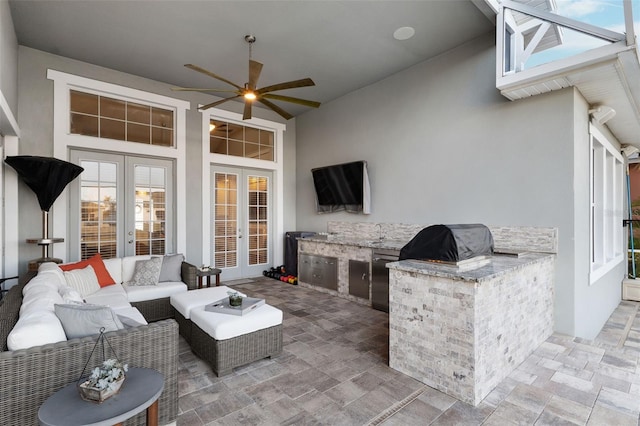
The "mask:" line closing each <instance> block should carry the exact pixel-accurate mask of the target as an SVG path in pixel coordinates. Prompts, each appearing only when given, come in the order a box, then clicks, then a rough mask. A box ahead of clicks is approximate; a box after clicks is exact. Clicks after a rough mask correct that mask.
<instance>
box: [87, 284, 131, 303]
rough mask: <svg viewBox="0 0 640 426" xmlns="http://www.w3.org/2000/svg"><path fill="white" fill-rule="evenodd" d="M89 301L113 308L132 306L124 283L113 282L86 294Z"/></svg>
mask: <svg viewBox="0 0 640 426" xmlns="http://www.w3.org/2000/svg"><path fill="white" fill-rule="evenodd" d="M84 300H86V302H87V303H91V304H94V305H103V306H109V307H110V308H112V309H120V308H130V307H131V303H129V298H128V297H127V292H126V291H125V289H124V286H123V285H122V284H113V285H108V286H106V287H102V288H101V289H100V290H98V291H96V292H95V293H93V294H90V295H88V296H85V298H84Z"/></svg>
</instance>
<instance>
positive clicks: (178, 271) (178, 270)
mask: <svg viewBox="0 0 640 426" xmlns="http://www.w3.org/2000/svg"><path fill="white" fill-rule="evenodd" d="M183 261H184V256H183V255H182V254H180V253H179V254H167V255H165V256H164V257H163V258H162V268H161V269H160V278H159V279H158V282H161V283H165V282H180V281H182V262H183Z"/></svg>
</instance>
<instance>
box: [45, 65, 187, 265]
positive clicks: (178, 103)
mask: <svg viewBox="0 0 640 426" xmlns="http://www.w3.org/2000/svg"><path fill="white" fill-rule="evenodd" d="M47 78H48V79H49V80H53V156H54V157H55V158H60V159H64V160H67V161H68V159H69V151H70V150H71V148H77V149H83V150H95V151H102V152H118V153H125V154H127V155H138V156H141V157H160V158H166V159H172V160H175V163H176V167H175V173H176V176H175V183H176V187H175V201H176V215H175V219H176V235H175V237H176V238H175V241H176V250H177V251H178V252H179V253H186V249H187V235H186V233H187V218H186V211H187V208H186V112H187V110H189V109H190V103H189V102H187V101H183V100H179V99H174V98H171V97H168V96H163V95H158V94H155V93H149V92H145V91H142V90H137V89H132V88H129V87H124V86H119V85H117V84H111V83H105V82H103V81H98V80H92V79H90V78H85V77H79V76H77V75H73V74H67V73H63V72H60V71H55V70H52V69H49V70H47ZM71 89H74V90H80V91H89V92H92V93H99V94H101V95H105V96H114V97H117V98H125V99H127V100H131V101H138V102H141V103H144V104H151V105H156V106H159V107H162V108H167V109H171V110H173V111H174V113H175V115H174V117H175V118H174V120H175V123H174V125H175V128H174V132H175V146H172V147H164V146H155V145H146V144H141V143H132V142H126V141H118V140H113V139H109V143H108V144H105V143H104V141H102V140H101V139H100V138H96V137H90V136H84V135H77V134H71V133H70V122H69V91H70V90H71ZM68 203H69V201H68V191H67V190H65V191H63V192H62V194H60V197H58V199H57V200H56V202H55V203H54V205H53V228H52V229H53V233H54V234H55V235H58V236H59V235H65V238H66V243H65V244H54V245H53V246H52V247H53V256H54V257H58V258H61V259H67V253H68V252H69V248H68V245H69V244H70V241H69V239H68V235H69V234H68V229H67V228H68V214H67V210H68V209H67V206H68Z"/></svg>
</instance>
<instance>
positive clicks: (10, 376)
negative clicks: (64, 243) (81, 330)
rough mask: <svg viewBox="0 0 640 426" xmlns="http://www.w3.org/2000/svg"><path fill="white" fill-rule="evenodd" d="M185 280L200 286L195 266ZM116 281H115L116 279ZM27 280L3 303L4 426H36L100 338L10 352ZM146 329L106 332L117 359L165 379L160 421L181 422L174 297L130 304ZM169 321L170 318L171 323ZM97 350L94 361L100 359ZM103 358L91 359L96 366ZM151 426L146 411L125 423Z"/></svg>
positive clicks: (0, 419) (186, 269)
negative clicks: (9, 343) (50, 400)
mask: <svg viewBox="0 0 640 426" xmlns="http://www.w3.org/2000/svg"><path fill="white" fill-rule="evenodd" d="M182 273H183V282H184V283H185V284H187V287H188V288H189V289H192V288H195V286H196V280H197V278H196V275H195V267H194V266H192V265H190V264H188V263H183V265H182ZM114 278H115V277H114ZM25 285H26V283H25V282H22V283H20V284H18V285H15V286H13V287H12V288H11V289H10V290H9V291H8V292H7V293H6V295H5V296H4V298H3V299H2V300H1V301H0V345H2V352H0V372H1V373H2V374H0V392H1V393H2V398H1V400H2V403H1V404H0V425H37V424H38V418H37V413H38V409H39V407H40V405H41V404H42V403H43V402H44V401H45V400H46V399H47V398H48V397H49V396H50V395H51V394H53V393H54V392H56V391H57V390H59V389H60V388H62V387H64V386H66V385H67V384H69V383H72V382H74V381H77V380H78V378H79V377H80V376H81V374H82V372H83V369H84V368H85V365H86V364H87V361H88V360H89V356H90V354H91V353H92V350H93V348H94V346H95V343H96V340H97V337H98V336H90V337H83V338H75V339H69V340H66V341H59V342H55V343H47V344H41V345H39V346H33V347H29V348H26V349H18V350H13V351H10V350H8V347H7V338H8V336H9V333H10V332H11V330H12V329H13V328H14V326H15V325H16V323H17V322H18V319H19V315H20V308H21V306H22V301H23V288H24V287H25ZM131 305H132V306H133V307H135V308H137V309H138V310H139V311H140V312H141V313H142V315H143V316H144V317H145V319H146V320H147V321H148V322H149V324H147V325H140V326H135V327H130V328H126V329H122V330H118V331H112V332H108V333H106V337H107V339H108V341H109V343H110V345H111V346H112V347H113V350H114V352H115V353H116V354H117V356H118V358H120V359H122V360H123V361H125V362H127V363H128V364H129V365H130V366H133V367H146V368H153V369H155V370H157V371H159V372H160V373H162V374H163V375H164V377H165V388H164V391H163V393H162V395H161V396H160V399H159V423H160V424H161V425H164V424H169V423H172V422H175V421H176V418H177V414H178V336H179V334H178V324H177V323H176V321H175V320H173V319H172V317H173V310H172V308H171V305H170V304H169V297H166V298H165V297H163V298H158V299H155V300H145V301H140V302H133V301H132V302H131ZM167 318H168V319H167ZM98 352H99V351H96V353H95V354H94V357H98V356H101V355H102V354H97V353H98ZM100 361H101V359H97V358H96V359H95V360H93V359H92V360H91V361H90V362H89V365H90V366H92V365H97V364H99V362H100ZM125 424H126V425H144V424H146V419H145V413H144V412H142V413H140V414H139V415H137V416H135V417H134V418H132V419H130V420H129V421H127V422H126V423H125Z"/></svg>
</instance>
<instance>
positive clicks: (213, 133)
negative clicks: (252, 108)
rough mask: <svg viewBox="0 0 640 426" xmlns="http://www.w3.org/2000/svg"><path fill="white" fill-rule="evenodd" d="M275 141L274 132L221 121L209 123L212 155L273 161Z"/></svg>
mask: <svg viewBox="0 0 640 426" xmlns="http://www.w3.org/2000/svg"><path fill="white" fill-rule="evenodd" d="M273 140H274V133H273V131H269V130H262V129H256V128H254V127H248V126H243V125H240V124H234V123H228V122H226V121H220V120H210V122H209V149H210V152H211V153H212V154H224V155H233V156H236V157H246V158H255V159H259V160H267V161H273V151H274V150H273Z"/></svg>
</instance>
